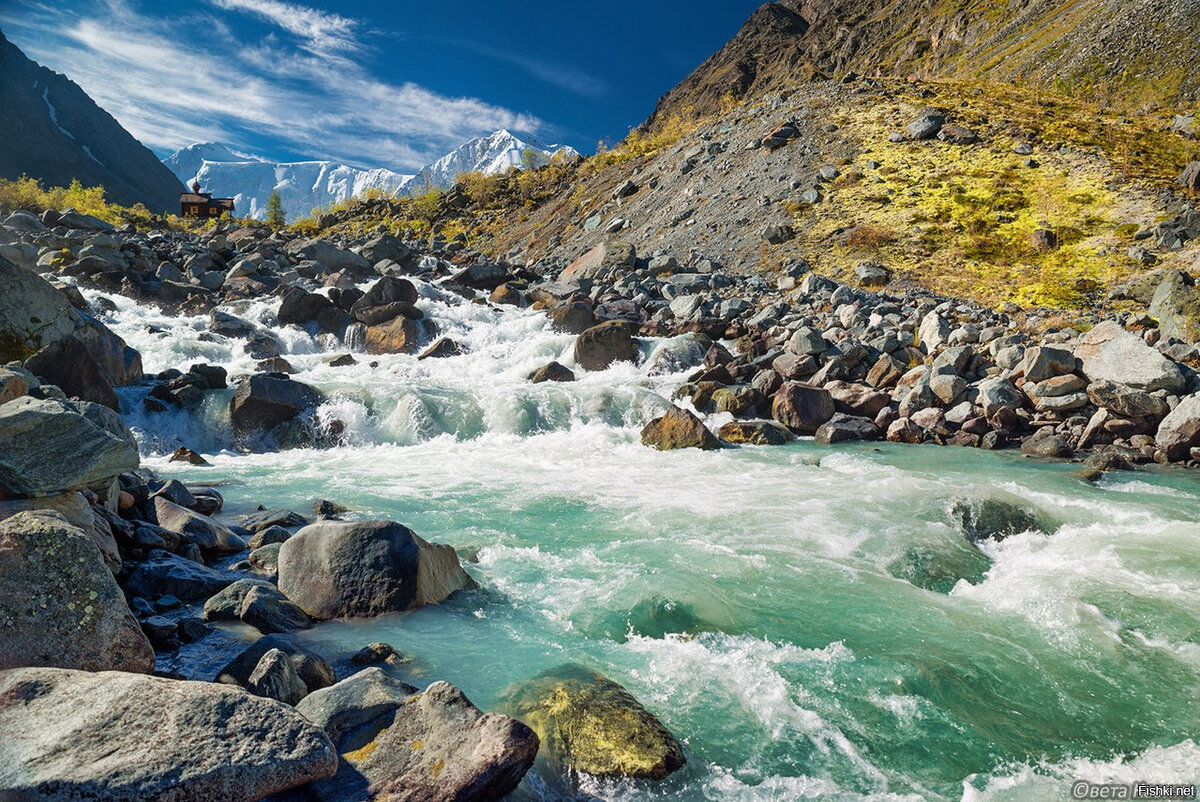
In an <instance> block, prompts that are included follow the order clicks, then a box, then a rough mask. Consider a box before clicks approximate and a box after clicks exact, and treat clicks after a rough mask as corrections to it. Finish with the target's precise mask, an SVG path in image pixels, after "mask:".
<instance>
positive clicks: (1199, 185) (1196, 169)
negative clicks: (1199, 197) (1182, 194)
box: [1178, 161, 1200, 192]
mask: <svg viewBox="0 0 1200 802" xmlns="http://www.w3.org/2000/svg"><path fill="white" fill-rule="evenodd" d="M1178 183H1179V186H1181V187H1183V188H1184V189H1190V190H1191V191H1192V192H1200V161H1194V162H1191V163H1190V164H1188V166H1187V167H1184V168H1183V172H1182V173H1180V174H1179V182H1178Z"/></svg>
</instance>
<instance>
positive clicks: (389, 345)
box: [366, 315, 421, 354]
mask: <svg viewBox="0 0 1200 802" xmlns="http://www.w3.org/2000/svg"><path fill="white" fill-rule="evenodd" d="M420 345H421V332H420V330H419V329H418V328H417V324H416V323H414V322H413V321H412V320H410V319H409V318H407V317H405V316H404V315H399V316H397V317H394V318H392V319H391V320H389V321H388V322H386V323H379V324H377V325H374V326H368V327H367V335H366V349H367V353H368V354H412V353H416V351H417V349H418V348H419V347H420Z"/></svg>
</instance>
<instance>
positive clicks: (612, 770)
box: [504, 664, 687, 780]
mask: <svg viewBox="0 0 1200 802" xmlns="http://www.w3.org/2000/svg"><path fill="white" fill-rule="evenodd" d="M504 700H505V703H506V706H507V707H508V709H509V712H510V714H511V715H513V716H515V717H516V718H518V719H520V720H521V721H523V722H524V723H525V724H527V725H529V726H530V727H532V728H533V730H534V731H535V732H536V733H537V734H538V737H539V738H540V739H541V742H542V750H543V754H546V755H547V756H548V757H549V758H550V760H551V762H552V763H555V764H557V765H558V766H560V767H562V768H565V769H567V770H569V771H576V772H582V773H584V774H590V775H592V776H596V777H632V778H640V779H652V780H660V779H662V778H664V777H666V776H667V775H669V774H670V773H671V772H673V771H675V770H677V769H679V768H680V767H681V766H683V764H684V763H686V762H687V759H686V758H685V757H684V754H683V748H682V747H681V746H680V745H679V741H678V740H676V738H675V736H674V735H672V734H671V731H670V730H668V729H667V728H666V726H665V725H663V723H662V722H661V721H659V720H658V719H657V718H656V717H655V716H654V715H653V714H651V713H650V712H648V711H647V710H646V708H644V707H642V705H641V704H640V703H639V702H638V700H637V699H635V698H634V697H633V695H632V694H631V693H629V691H627V690H625V689H624V688H623V687H621V686H620V685H618V684H617V683H616V682H613V681H612V680H610V679H608V678H607V677H605V676H603V675H601V674H598V673H596V672H595V671H592V670H590V669H588V668H585V667H584V666H580V665H576V664H566V665H562V666H559V667H557V668H554V669H551V670H549V671H547V672H545V673H542V674H539V675H538V676H536V677H534V678H533V679H531V680H529V681H528V682H525V683H523V684H521V685H519V686H516V687H514V688H511V689H509V690H508V691H507V692H506V693H505V695H504Z"/></svg>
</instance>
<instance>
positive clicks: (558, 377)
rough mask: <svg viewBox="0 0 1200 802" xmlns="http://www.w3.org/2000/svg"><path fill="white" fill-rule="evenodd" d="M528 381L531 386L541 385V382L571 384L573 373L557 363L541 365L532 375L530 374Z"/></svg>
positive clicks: (573, 377) (573, 378) (573, 379)
mask: <svg viewBox="0 0 1200 802" xmlns="http://www.w3.org/2000/svg"><path fill="white" fill-rule="evenodd" d="M529 381H530V382H531V383H532V384H541V383H543V382H573V381H575V373H574V371H572V370H571V369H570V368H568V367H566V366H565V365H560V364H559V363H558V362H551V363H550V364H548V365H542V366H541V367H540V368H538V369H537V370H535V371H534V372H533V373H530V374H529Z"/></svg>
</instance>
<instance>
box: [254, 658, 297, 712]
mask: <svg viewBox="0 0 1200 802" xmlns="http://www.w3.org/2000/svg"><path fill="white" fill-rule="evenodd" d="M246 690H247V691H249V692H250V693H252V694H254V695H255V696H263V697H265V698H267V699H274V700H275V701H277V702H283V703H284V704H285V705H295V704H296V703H297V702H299V701H300V700H301V699H303V698H304V697H305V696H307V695H308V686H307V685H305V684H304V680H302V679H300V675H299V674H297V673H296V667H295V665H294V664H293V663H292V661H291V658H290V657H289V656H288V655H287V654H286V653H284V652H282V651H280V650H279V649H270V650H268V651H267V653H266V654H264V655H263V656H262V658H261V659H260V660H259V661H258V665H256V666H255V667H254V671H252V672H251V673H250V679H249V680H247V681H246Z"/></svg>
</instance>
